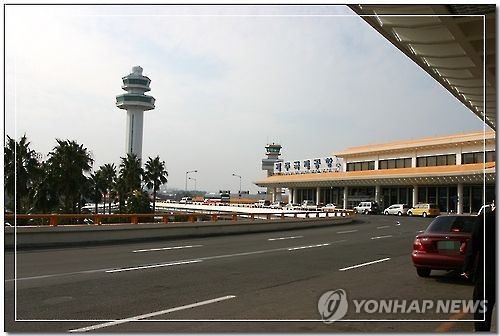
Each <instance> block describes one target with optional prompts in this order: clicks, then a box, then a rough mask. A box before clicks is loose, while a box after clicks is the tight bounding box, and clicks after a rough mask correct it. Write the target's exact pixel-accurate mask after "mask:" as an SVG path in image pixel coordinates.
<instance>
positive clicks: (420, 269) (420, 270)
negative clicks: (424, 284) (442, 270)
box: [417, 267, 431, 278]
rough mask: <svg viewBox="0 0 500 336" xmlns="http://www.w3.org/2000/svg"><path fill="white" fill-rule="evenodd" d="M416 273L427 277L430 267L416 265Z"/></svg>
mask: <svg viewBox="0 0 500 336" xmlns="http://www.w3.org/2000/svg"><path fill="white" fill-rule="evenodd" d="M417 274H418V276H420V277H422V278H427V277H429V275H431V269H430V268H423V267H417Z"/></svg>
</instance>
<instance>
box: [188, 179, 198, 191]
mask: <svg viewBox="0 0 500 336" xmlns="http://www.w3.org/2000/svg"><path fill="white" fill-rule="evenodd" d="M188 179H189V180H193V181H194V190H195V191H196V179H195V178H194V177H188Z"/></svg>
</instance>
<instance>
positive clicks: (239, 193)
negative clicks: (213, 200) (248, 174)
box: [233, 174, 241, 198]
mask: <svg viewBox="0 0 500 336" xmlns="http://www.w3.org/2000/svg"><path fill="white" fill-rule="evenodd" d="M233 176H236V177H239V178H240V190H239V191H238V196H239V197H240V198H241V176H240V175H237V174H233Z"/></svg>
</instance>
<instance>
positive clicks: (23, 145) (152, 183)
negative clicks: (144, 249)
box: [4, 135, 168, 214]
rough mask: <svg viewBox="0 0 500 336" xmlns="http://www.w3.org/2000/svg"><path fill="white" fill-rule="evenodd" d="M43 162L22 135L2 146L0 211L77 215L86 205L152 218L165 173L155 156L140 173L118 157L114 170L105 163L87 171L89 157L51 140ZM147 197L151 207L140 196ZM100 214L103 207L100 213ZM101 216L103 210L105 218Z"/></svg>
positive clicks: (73, 145) (69, 143) (137, 165)
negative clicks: (1, 207)
mask: <svg viewBox="0 0 500 336" xmlns="http://www.w3.org/2000/svg"><path fill="white" fill-rule="evenodd" d="M56 142H57V145H56V146H55V147H54V148H53V149H52V151H50V152H49V153H48V155H47V159H46V160H45V161H42V160H39V159H38V158H37V153H36V152H35V151H34V150H33V149H31V148H30V142H29V141H28V139H27V137H26V135H23V136H22V137H21V138H20V139H19V141H16V140H14V139H12V138H11V137H9V136H8V135H7V141H6V144H5V145H4V191H5V196H6V197H5V201H6V202H5V210H6V211H12V212H15V213H33V214H34V213H70V214H78V213H81V211H82V207H83V206H84V205H85V203H86V202H88V201H90V202H92V203H94V204H95V212H96V213H97V212H98V203H101V202H103V201H107V203H108V204H107V205H108V209H107V210H108V212H109V213H111V204H112V203H118V209H119V213H150V212H153V213H154V212H155V200H156V193H157V191H158V190H159V189H160V186H161V185H162V184H165V183H167V177H168V172H167V171H166V169H165V162H164V161H161V160H160V157H159V156H156V157H155V158H154V159H153V158H151V157H149V158H148V160H147V161H146V163H145V165H144V168H142V165H141V160H140V159H139V158H137V156H136V155H135V154H127V155H126V156H125V157H120V160H121V161H120V164H119V166H118V167H116V166H115V164H114V163H107V164H104V165H102V166H100V167H99V168H98V169H97V170H93V169H92V166H93V163H94V159H93V158H92V155H91V153H90V151H89V150H88V149H87V148H85V147H84V146H83V145H81V144H78V143H77V142H75V141H73V140H61V139H56ZM147 189H148V190H151V191H152V194H153V195H152V196H153V207H152V209H151V206H150V197H149V194H148V193H147V191H146V190H147ZM104 208H106V207H104ZM105 211H106V210H104V212H105Z"/></svg>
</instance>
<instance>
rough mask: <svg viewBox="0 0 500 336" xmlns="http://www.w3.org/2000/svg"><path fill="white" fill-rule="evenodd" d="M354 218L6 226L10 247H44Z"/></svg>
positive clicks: (261, 229)
mask: <svg viewBox="0 0 500 336" xmlns="http://www.w3.org/2000/svg"><path fill="white" fill-rule="evenodd" d="M352 220H353V218H351V217H330V218H307V219H296V218H295V219H294V218H285V219H282V220H276V219H273V220H261V221H257V222H256V221H252V220H241V219H240V220H238V221H232V220H227V221H220V220H219V221H217V222H196V223H170V224H162V223H150V224H117V225H112V224H108V225H59V226H57V227H52V226H40V227H25V226H19V227H17V228H16V227H6V228H5V230H4V232H5V234H4V244H5V248H6V249H8V250H12V249H14V247H16V248H17V249H34V248H45V247H67V246H89V245H100V244H109V243H123V242H137V241H147V240H150V241H153V240H168V239H179V238H190V237H207V236H221V235H232V234H244V233H256V232H272V231H285V230H293V229H302V228H304V229H305V228H313V227H323V226H330V225H341V224H348V223H351V222H352Z"/></svg>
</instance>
